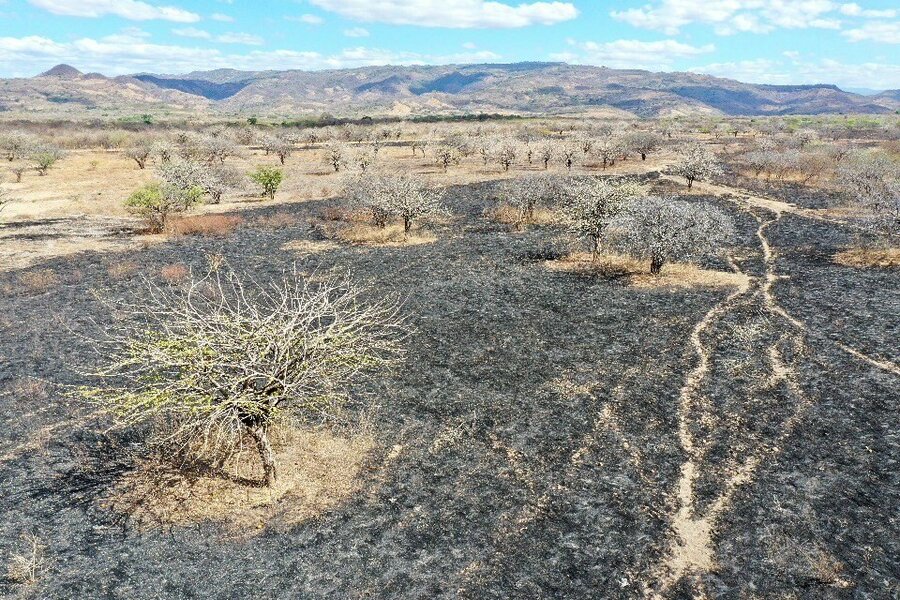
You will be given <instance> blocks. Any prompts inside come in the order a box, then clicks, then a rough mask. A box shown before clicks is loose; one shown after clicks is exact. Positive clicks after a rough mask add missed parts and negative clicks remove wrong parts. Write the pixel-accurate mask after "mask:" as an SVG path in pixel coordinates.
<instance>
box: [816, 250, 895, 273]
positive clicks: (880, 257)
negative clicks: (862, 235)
mask: <svg viewBox="0 0 900 600" xmlns="http://www.w3.org/2000/svg"><path fill="white" fill-rule="evenodd" d="M833 260H834V262H836V263H837V264H839V265H843V266H845V267H857V268H861V269H864V268H867V267H879V268H895V267H900V248H851V249H850V250H844V251H843V252H838V253H837V254H835V255H834V259H833Z"/></svg>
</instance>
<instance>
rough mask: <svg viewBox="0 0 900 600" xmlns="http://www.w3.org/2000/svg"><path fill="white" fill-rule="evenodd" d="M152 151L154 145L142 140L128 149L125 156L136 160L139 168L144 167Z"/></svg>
mask: <svg viewBox="0 0 900 600" xmlns="http://www.w3.org/2000/svg"><path fill="white" fill-rule="evenodd" d="M152 153H153V146H152V145H151V144H149V143H147V142H141V143H139V144H136V145H134V146H132V147H131V148H129V149H128V150H126V151H125V156H126V157H128V158H130V159H131V160H133V161H134V162H136V163H137V166H138V168H139V169H144V168H145V167H146V166H147V160H149V158H150V155H151V154H152Z"/></svg>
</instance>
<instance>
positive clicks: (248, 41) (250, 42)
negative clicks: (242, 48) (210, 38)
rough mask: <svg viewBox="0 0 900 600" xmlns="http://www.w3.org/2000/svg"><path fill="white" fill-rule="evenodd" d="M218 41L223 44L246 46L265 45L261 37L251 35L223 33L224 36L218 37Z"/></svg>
mask: <svg viewBox="0 0 900 600" xmlns="http://www.w3.org/2000/svg"><path fill="white" fill-rule="evenodd" d="M216 41H217V42H222V43H223V44H245V45H247V46H262V45H263V39H262V38H261V37H259V36H258V35H252V34H249V33H223V34H222V35H219V36H216Z"/></svg>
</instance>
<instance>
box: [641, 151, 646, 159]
mask: <svg viewBox="0 0 900 600" xmlns="http://www.w3.org/2000/svg"><path fill="white" fill-rule="evenodd" d="M641 160H647V153H646V152H641Z"/></svg>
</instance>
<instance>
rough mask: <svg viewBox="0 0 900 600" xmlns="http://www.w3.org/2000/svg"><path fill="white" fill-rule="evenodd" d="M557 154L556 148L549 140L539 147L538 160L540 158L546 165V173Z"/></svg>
mask: <svg viewBox="0 0 900 600" xmlns="http://www.w3.org/2000/svg"><path fill="white" fill-rule="evenodd" d="M555 153H556V146H555V145H554V144H553V143H552V142H550V141H549V140H548V141H545V142H543V143H542V144H541V145H540V146H539V147H538V158H540V160H541V162H542V163H543V164H544V170H545V171H546V170H547V169H548V168H550V161H551V160H553V156H554V155H555Z"/></svg>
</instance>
